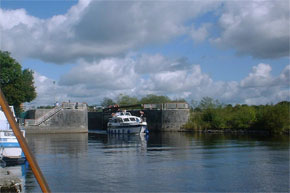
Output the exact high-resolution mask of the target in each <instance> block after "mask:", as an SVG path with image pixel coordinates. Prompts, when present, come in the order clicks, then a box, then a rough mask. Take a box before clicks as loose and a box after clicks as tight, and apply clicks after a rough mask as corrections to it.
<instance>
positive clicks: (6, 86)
mask: <svg viewBox="0 0 290 193" xmlns="http://www.w3.org/2000/svg"><path fill="white" fill-rule="evenodd" d="M0 87H1V89H2V91H3V93H4V95H5V97H6V100H7V102H8V104H9V105H13V106H14V109H15V111H16V114H19V113H20V111H21V109H20V105H21V103H24V102H30V101H32V100H33V99H35V98H36V91H35V87H34V79H33V71H32V70H29V69H25V70H22V69H21V65H20V64H19V63H18V62H17V61H16V60H15V59H13V58H12V57H11V56H10V53H9V52H6V51H1V50H0Z"/></svg>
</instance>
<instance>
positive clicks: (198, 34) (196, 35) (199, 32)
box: [189, 23, 211, 43]
mask: <svg viewBox="0 0 290 193" xmlns="http://www.w3.org/2000/svg"><path fill="white" fill-rule="evenodd" d="M210 26H211V24H209V23H204V24H203V25H202V26H200V27H199V28H198V29H196V28H195V27H194V26H192V27H191V29H190V32H189V35H190V36H191V38H192V39H193V40H194V41H195V42H197V43H199V42H202V41H204V40H205V39H206V38H207V37H208V36H209V32H208V30H209V28H210Z"/></svg>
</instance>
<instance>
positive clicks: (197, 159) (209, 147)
mask: <svg viewBox="0 0 290 193" xmlns="http://www.w3.org/2000/svg"><path fill="white" fill-rule="evenodd" d="M27 140H28V144H29V146H30V147H31V149H32V152H34V154H35V156H36V159H37V161H38V163H39V165H40V168H41V169H42V172H43V174H44V176H45V177H46V180H47V182H48V184H49V186H50V188H51V190H52V192H288V190H289V137H288V136H278V137H266V136H234V135H222V134H192V133H163V134H152V133H151V134H150V136H149V138H148V139H146V138H144V137H143V138H142V137H139V136H119V137H118V136H111V137H109V136H107V135H104V134H50V135H43V134H42V135H32V134H30V135H29V134H28V135H27ZM24 182H25V191H26V192H40V191H41V190H40V188H39V186H38V184H37V182H36V180H35V178H34V176H33V174H32V172H31V170H30V168H29V167H28V168H27V169H26V170H25V175H24Z"/></svg>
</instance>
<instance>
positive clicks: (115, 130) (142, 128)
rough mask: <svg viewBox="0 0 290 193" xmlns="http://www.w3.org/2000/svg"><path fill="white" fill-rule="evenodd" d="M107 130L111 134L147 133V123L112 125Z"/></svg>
mask: <svg viewBox="0 0 290 193" xmlns="http://www.w3.org/2000/svg"><path fill="white" fill-rule="evenodd" d="M107 132H108V133H109V134H140V133H147V132H148V130H147V126H146V125H134V126H111V127H108V129H107Z"/></svg>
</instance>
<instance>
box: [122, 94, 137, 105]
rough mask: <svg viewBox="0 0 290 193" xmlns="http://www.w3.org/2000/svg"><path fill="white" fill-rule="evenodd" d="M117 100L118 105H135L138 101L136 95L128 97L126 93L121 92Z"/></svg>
mask: <svg viewBox="0 0 290 193" xmlns="http://www.w3.org/2000/svg"><path fill="white" fill-rule="evenodd" d="M117 102H118V104H119V105H120V106H126V105H135V104H138V103H139V101H138V99H137V98H136V97H130V96H128V95H123V94H120V95H119V96H118V99H117Z"/></svg>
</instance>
